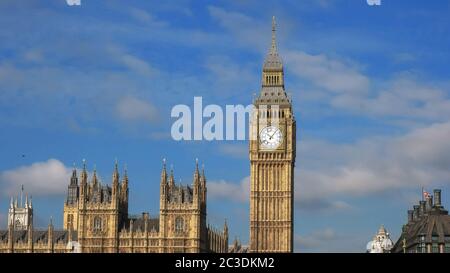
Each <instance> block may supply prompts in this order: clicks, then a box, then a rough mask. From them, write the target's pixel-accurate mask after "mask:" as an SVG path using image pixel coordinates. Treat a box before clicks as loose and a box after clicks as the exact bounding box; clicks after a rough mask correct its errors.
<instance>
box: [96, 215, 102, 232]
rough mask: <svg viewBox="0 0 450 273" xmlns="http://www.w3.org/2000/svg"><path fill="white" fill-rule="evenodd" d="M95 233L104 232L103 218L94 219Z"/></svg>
mask: <svg viewBox="0 0 450 273" xmlns="http://www.w3.org/2000/svg"><path fill="white" fill-rule="evenodd" d="M94 231H102V218H100V217H98V216H96V217H95V218H94Z"/></svg>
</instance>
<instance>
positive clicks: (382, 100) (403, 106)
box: [331, 74, 450, 121]
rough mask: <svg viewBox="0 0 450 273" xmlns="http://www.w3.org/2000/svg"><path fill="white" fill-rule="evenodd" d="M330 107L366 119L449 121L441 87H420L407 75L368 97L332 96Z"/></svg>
mask: <svg viewBox="0 0 450 273" xmlns="http://www.w3.org/2000/svg"><path fill="white" fill-rule="evenodd" d="M331 105H332V106H334V107H337V108H341V109H346V110H350V111H353V112H356V113H359V114H363V115H366V116H379V117H398V118H404V119H426V120H431V121H447V120H448V117H450V97H449V96H448V95H447V94H446V92H445V91H444V87H441V86H439V85H436V84H432V83H422V82H420V81H418V80H417V79H416V78H415V77H414V76H413V75H409V74H404V75H400V76H397V77H396V78H394V79H393V80H391V81H389V82H387V83H385V84H384V86H383V87H381V88H380V90H379V91H377V92H375V94H372V95H370V96H361V95H348V94H342V95H341V96H336V97H334V98H332V99H331Z"/></svg>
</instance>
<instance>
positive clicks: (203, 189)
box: [200, 164, 206, 206]
mask: <svg viewBox="0 0 450 273" xmlns="http://www.w3.org/2000/svg"><path fill="white" fill-rule="evenodd" d="M200 197H201V198H200V199H201V202H202V204H203V205H204V206H206V176H205V165H204V164H202V173H201V175H200Z"/></svg>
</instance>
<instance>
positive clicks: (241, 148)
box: [219, 143, 248, 158]
mask: <svg viewBox="0 0 450 273" xmlns="http://www.w3.org/2000/svg"><path fill="white" fill-rule="evenodd" d="M219 145H220V144H219ZM219 151H220V152H221V153H222V154H224V155H228V156H231V157H235V158H247V157H248V145H245V144H230V143H227V144H221V145H220V146H219Z"/></svg>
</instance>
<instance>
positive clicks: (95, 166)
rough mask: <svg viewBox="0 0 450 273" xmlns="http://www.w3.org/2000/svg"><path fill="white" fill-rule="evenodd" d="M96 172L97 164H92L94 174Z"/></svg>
mask: <svg viewBox="0 0 450 273" xmlns="http://www.w3.org/2000/svg"><path fill="white" fill-rule="evenodd" d="M96 172H97V164H94V175H95V173H96Z"/></svg>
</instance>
